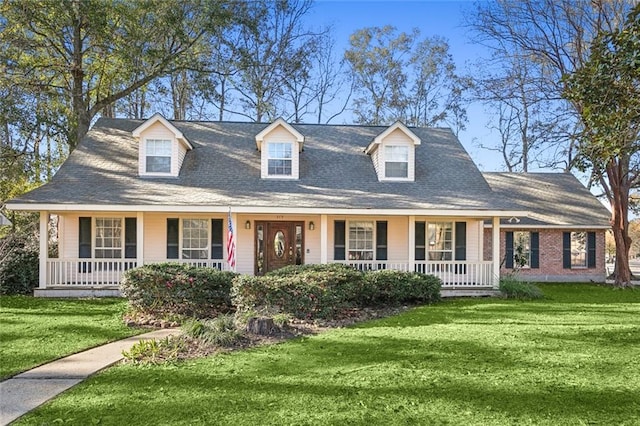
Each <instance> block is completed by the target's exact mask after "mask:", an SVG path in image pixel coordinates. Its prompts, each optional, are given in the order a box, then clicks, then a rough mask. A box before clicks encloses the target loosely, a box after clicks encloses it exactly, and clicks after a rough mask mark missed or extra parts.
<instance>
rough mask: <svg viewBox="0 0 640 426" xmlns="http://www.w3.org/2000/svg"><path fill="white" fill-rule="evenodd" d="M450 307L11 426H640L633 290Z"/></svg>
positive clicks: (567, 288)
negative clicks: (286, 425)
mask: <svg viewBox="0 0 640 426" xmlns="http://www.w3.org/2000/svg"><path fill="white" fill-rule="evenodd" d="M541 288H542V289H543V291H544V292H545V294H546V295H547V296H548V298H547V299H546V300H542V301H532V302H519V301H506V300H499V299H476V300H469V299H468V300H448V301H445V302H442V303H440V304H437V305H434V306H427V307H422V308H417V309H413V310H411V311H409V312H406V313H404V314H402V315H399V316H396V317H392V318H388V319H384V320H378V321H373V322H369V323H366V324H361V325H360V326H357V327H352V328H348V329H341V330H335V331H331V332H328V333H325V334H322V335H318V336H314V337H305V338H300V339H297V340H294V341H290V342H287V343H283V344H279V345H274V346H270V347H262V348H255V349H252V350H249V351H245V352H236V353H232V354H227V355H217V356H212V357H210V358H207V359H200V360H196V361H190V362H186V363H181V364H177V365H167V366H161V367H135V366H130V365H120V366H117V367H114V368H111V369H109V370H106V371H104V372H102V373H100V374H98V375H97V376H95V377H93V378H92V379H90V380H88V381H87V382H84V383H83V384H81V385H79V386H78V387H76V388H74V389H72V390H71V391H70V392H68V393H66V394H64V395H63V396H61V397H59V398H57V399H55V400H53V401H52V402H50V403H48V404H47V405H45V406H43V407H41V408H40V409H38V410H37V411H35V412H34V413H32V414H30V415H28V416H27V417H26V418H23V419H22V421H21V423H20V424H51V423H58V422H59V423H63V422H64V423H68V424H78V425H85V424H105V425H120V424H144V425H149V424H153V425H176V424H184V425H194V424H195V425H198V424H202V425H211V424H224V425H227V424H229V425H231V424H232V425H242V424H245V425H257V424H260V425H262V424H291V425H319V424H323V425H324V424H335V425H343V424H366V425H395V424H437V425H439V424H449V425H462V424H464V425H471V424H474V425H488V424H489V425H490V424H508V425H516V424H517V425H526V424H535V425H539V424H548V425H561V424H566V425H585V424H599V425H601V424H607V425H609V424H611V425H638V424H640V291H639V290H628V291H619V290H614V289H611V288H605V287H598V286H592V285H542V286H541Z"/></svg>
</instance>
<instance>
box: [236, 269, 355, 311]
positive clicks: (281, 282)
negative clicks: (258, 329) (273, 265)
mask: <svg viewBox="0 0 640 426" xmlns="http://www.w3.org/2000/svg"><path fill="white" fill-rule="evenodd" d="M363 285H364V280H363V274H362V273H361V272H359V271H356V270H355V269H353V268H350V267H348V266H345V265H338V264H332V265H302V266H290V267H285V268H282V269H279V270H277V271H274V272H272V273H269V274H267V275H264V276H259V277H253V276H248V275H241V276H238V277H236V278H235V279H234V281H233V287H232V290H231V295H232V301H233V304H234V305H235V306H236V309H237V310H238V311H246V310H252V309H261V308H266V309H268V310H270V311H276V312H282V313H288V314H290V315H292V316H294V317H296V318H306V319H310V318H331V317H333V316H335V315H336V314H337V313H338V312H340V311H342V310H344V309H346V308H347V307H349V306H351V305H353V300H355V299H357V298H358V296H359V295H360V292H361V291H362V288H363Z"/></svg>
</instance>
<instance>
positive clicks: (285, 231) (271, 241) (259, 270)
mask: <svg viewBox="0 0 640 426" xmlns="http://www.w3.org/2000/svg"><path fill="white" fill-rule="evenodd" d="M303 229H304V222H256V274H257V275H262V274H264V273H266V272H269V271H273V270H275V269H278V268H282V267H283V266H287V265H301V264H302V263H303V259H302V258H303V253H304V252H303V247H302V241H303V238H302V232H303Z"/></svg>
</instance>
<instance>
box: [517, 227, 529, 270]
mask: <svg viewBox="0 0 640 426" xmlns="http://www.w3.org/2000/svg"><path fill="white" fill-rule="evenodd" d="M513 264H514V265H515V266H516V267H520V268H530V267H531V233H530V232H525V231H515V232H514V233H513Z"/></svg>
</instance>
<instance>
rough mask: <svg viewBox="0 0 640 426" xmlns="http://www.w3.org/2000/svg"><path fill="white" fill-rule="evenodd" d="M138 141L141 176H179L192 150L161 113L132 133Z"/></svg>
mask: <svg viewBox="0 0 640 426" xmlns="http://www.w3.org/2000/svg"><path fill="white" fill-rule="evenodd" d="M132 134H133V137H135V138H136V139H137V140H138V175H140V176H154V177H156V176H166V177H177V176H178V175H179V174H180V167H182V162H183V161H184V157H185V155H186V154H187V151H190V150H192V149H193V146H191V143H189V141H188V140H187V138H185V137H184V135H183V134H182V132H181V131H180V130H178V129H177V128H176V127H175V126H174V125H173V124H171V123H170V122H169V121H168V120H167V119H166V118H164V117H163V116H162V115H161V114H158V113H156V114H154V115H153V116H151V117H150V118H149V119H148V120H147V121H145V122H144V123H142V124H141V125H140V126H138V127H137V128H136V129H135V130H134V131H133V132H132Z"/></svg>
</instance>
